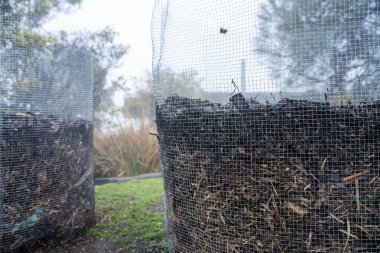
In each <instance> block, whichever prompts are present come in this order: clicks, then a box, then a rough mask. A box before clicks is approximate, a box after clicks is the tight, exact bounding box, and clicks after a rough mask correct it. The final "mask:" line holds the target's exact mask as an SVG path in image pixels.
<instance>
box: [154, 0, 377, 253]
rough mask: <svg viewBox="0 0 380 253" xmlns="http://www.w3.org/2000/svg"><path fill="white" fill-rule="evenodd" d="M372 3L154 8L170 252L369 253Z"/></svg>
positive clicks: (373, 240)
mask: <svg viewBox="0 0 380 253" xmlns="http://www.w3.org/2000/svg"><path fill="white" fill-rule="evenodd" d="M379 24H380V1H377V0H369V1H351V0H344V1H341V0H332V1H327V0H260V1H249V0H237V1H228V0H218V1H216V0H215V1H213V0H209V1H180V0H157V1H156V4H155V9H154V12H153V20H152V40H153V51H154V52H153V76H154V84H155V100H156V122H157V129H158V134H159V141H160V159H161V167H162V172H163V177H164V188H165V215H166V223H167V224H166V225H167V238H168V241H169V245H170V252H215V253H216V252H218V253H219V252H326V253H327V252H329V253H331V252H355V253H356V252H366V253H369V252H371V253H375V252H379V251H380V190H379V189H380V167H379V166H380V153H379V144H380V118H379V117H380V102H379V101H380V98H379V87H380V86H379V84H378V77H379V74H380V65H379V64H380V62H379V59H380V54H379V52H380V51H379V50H380V33H379Z"/></svg>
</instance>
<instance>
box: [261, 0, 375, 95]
mask: <svg viewBox="0 0 380 253" xmlns="http://www.w3.org/2000/svg"><path fill="white" fill-rule="evenodd" d="M379 9H380V1H378V0H369V1H356V0H346V1H327V0H322V1H320V0H308V1H299V0H268V1H267V3H266V4H263V7H262V12H261V14H260V16H259V18H260V21H261V26H260V36H259V38H258V47H257V51H258V52H259V53H261V54H263V55H265V56H267V57H268V59H269V61H270V66H271V68H272V73H273V77H274V78H283V79H284V80H285V81H286V84H287V86H288V87H301V86H302V87H310V88H312V87H313V86H317V87H325V88H326V87H329V88H331V90H333V91H337V92H342V91H344V90H346V89H350V88H351V89H352V90H354V91H355V90H358V89H361V91H359V92H365V90H368V91H370V90H373V89H375V88H376V85H377V82H376V80H377V79H378V78H379V77H380V68H379V59H378V57H379V56H378V55H376V54H375V49H376V45H377V43H378V41H379V39H380V37H379V35H378V34H377V33H376V31H377V28H376V27H378V24H380V13H379ZM355 70H357V72H358V73H359V74H356V75H352V71H355ZM350 71H351V74H350Z"/></svg>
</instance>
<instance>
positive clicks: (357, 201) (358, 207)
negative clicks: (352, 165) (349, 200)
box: [355, 179, 360, 211]
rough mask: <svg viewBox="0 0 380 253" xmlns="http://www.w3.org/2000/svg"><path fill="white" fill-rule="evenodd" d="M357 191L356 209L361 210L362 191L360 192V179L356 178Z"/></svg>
mask: <svg viewBox="0 0 380 253" xmlns="http://www.w3.org/2000/svg"><path fill="white" fill-rule="evenodd" d="M355 192H356V194H355V195H356V210H357V211H360V193H359V180H358V179H355Z"/></svg>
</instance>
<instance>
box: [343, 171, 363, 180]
mask: <svg viewBox="0 0 380 253" xmlns="http://www.w3.org/2000/svg"><path fill="white" fill-rule="evenodd" d="M368 173H369V170H363V171H361V172H359V173H355V174H353V175H351V176H348V177H345V178H343V180H342V181H343V182H346V181H350V180H353V179H355V178H357V177H360V176H363V175H366V174H368Z"/></svg>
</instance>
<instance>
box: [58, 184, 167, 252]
mask: <svg viewBox="0 0 380 253" xmlns="http://www.w3.org/2000/svg"><path fill="white" fill-rule="evenodd" d="M95 191H96V211H97V215H98V223H97V225H96V226H95V227H93V228H92V229H90V230H89V231H88V233H87V234H86V235H85V236H83V238H80V239H78V242H76V243H75V244H74V245H71V246H65V247H64V248H63V249H58V251H57V250H53V251H51V252H52V253H53V252H75V253H77V252H78V253H79V252H86V253H87V252H91V253H100V252H101V253H107V252H110V253H111V252H112V253H117V252H119V253H121V252H167V251H168V249H167V243H166V240H165V228H164V215H163V186H162V179H144V180H134V181H129V182H125V183H120V184H117V183H112V184H104V185H100V186H96V187H95Z"/></svg>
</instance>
